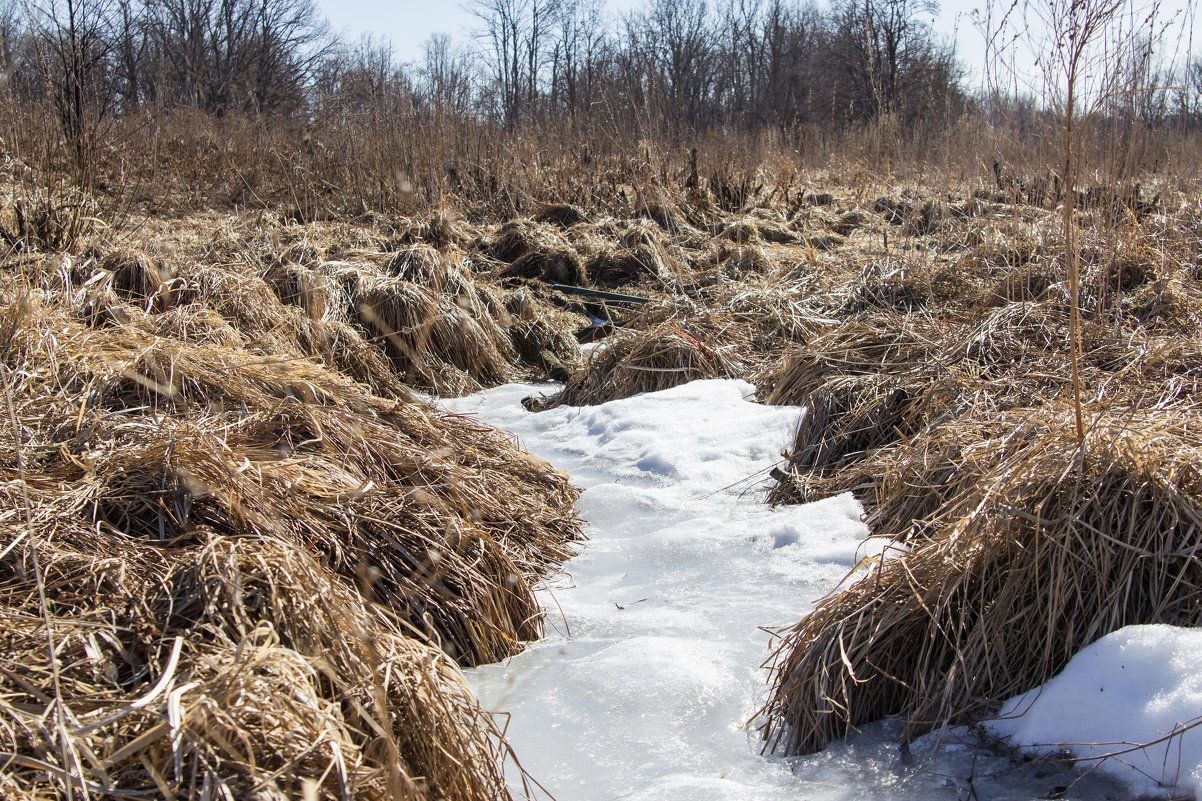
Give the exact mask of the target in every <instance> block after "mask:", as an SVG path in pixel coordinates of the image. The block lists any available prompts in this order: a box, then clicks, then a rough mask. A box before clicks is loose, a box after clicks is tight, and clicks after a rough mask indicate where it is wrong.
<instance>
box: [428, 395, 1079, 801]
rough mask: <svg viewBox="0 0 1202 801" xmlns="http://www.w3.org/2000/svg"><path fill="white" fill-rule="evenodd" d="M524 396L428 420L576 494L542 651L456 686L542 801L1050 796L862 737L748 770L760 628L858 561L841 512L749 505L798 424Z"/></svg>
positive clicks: (546, 600) (955, 753)
mask: <svg viewBox="0 0 1202 801" xmlns="http://www.w3.org/2000/svg"><path fill="white" fill-rule="evenodd" d="M540 389H543V390H544V391H545V390H546V388H540V387H532V386H516V385H511V386H505V387H499V388H497V389H494V390H490V391H487V392H484V393H480V394H477V395H474V396H471V397H468V398H462V399H458V400H454V401H447V402H445V405H446V406H447V408H449V409H452V410H454V411H457V412H461V413H467V414H472V415H474V416H477V417H479V418H480V419H481V420H483V421H484V422H487V423H489V424H491V425H494V426H496V427H498V428H501V429H504V430H506V431H510V432H512V433H514V434H515V435H516V436H517V437H518V439H519V440H520V442H521V444H522V445H523V446H524V447H525V448H526V449H528V450H529V451H531V452H532V453H534V454H536V455H538V456H540V457H542V458H544V459H546V460H548V461H550V462H551V463H552V464H554V465H555V466H556V467H558V468H560V469H562V470H565V471H567V472H568V473H569V474H570V475H571V476H572V478H573V481H574V482H575V483H576V484H577V485H578V486H580V487H582V488H583V489H584V490H585V492H584V494H583V496H582V498H581V500H580V503H579V509H580V511H581V513H582V515H583V516H584V518H585V519H586V520H587V521H588V522H589V528H588V529H587V532H586V533H587V535H588V537H589V542H588V544H587V547H586V548H584V550H583V551H582V553H581V555H579V556H578V557H576V558H575V559H573V560H571V561H570V562H569V563H568V564H567V565H566V568H565V572H564V574H563V575H562V576H561V577H559V578H558V579H557V580H555V581H554V582H552V587H551V588H549V589H548V590H547V591H545V592H544V593H543V594H542V601H543V604H544V606H545V607H546V608H547V609H549V610H550V613H549V615H548V619H547V630H548V631H547V636H546V638H545V639H544V640H542V641H541V642H538V643H535V644H533V645H532V646H531V647H530V648H529V649H528V650H526V651H525V652H523V653H522V654H520V655H518V656H517V657H515V658H513V659H512V660H510V661H508V662H506V663H504V664H499V665H491V666H486V667H483V668H478V669H476V670H473V671H469V676H468V678H469V680H470V681H471V683H472V684H473V686H474V687H475V688H476V690H477V692H478V693H479V695H480V697H481V700H482V703H483V704H484V706H485V707H486V708H488V709H490V710H492V711H493V712H494V713H498V714H501V715H508V716H509V723H508V735H509V739H510V741H511V743H512V744H513V746H514V749H515V751H516V752H517V755H518V757H519V758H520V759H521V761H522V764H523V766H524V767H525V768H526V769H527V770H528V771H529V772H530V773H531V774H532V775H533V776H534V777H535V778H536V779H537V780H538V781H539V782H541V783H542V784H543V786H545V787H546V789H547V790H548V791H550V792H551V793H552V794H553V795H554V796H555V797H556V798H557V799H558V800H559V801H577V800H578V799H579V800H585V799H587V800H588V801H614V800H615V799H645V800H646V801H652V800H654V801H674V800H675V799H681V800H684V801H710V800H713V801H717V800H718V799H731V800H732V801H733V800H734V799H738V800H739V801H757V800H759V799H763V801H775V800H776V799H781V800H782V801H783V799H789V801H798V799H823V800H824V801H826V800H827V799H832V800H833V799H862V798H878V799H886V798H888V799H903V798H904V799H956V798H959V797H966V795H965V793H966V791H967V782H966V779H965V777H967V776H968V775H969V774H970V773H973V772H974V771H975V776H976V781H977V784H976V787H975V789H976V791H977V793H978V795H979V796H980V797H982V798H985V797H1000V796H1001V795H1002V794H1003V793H1004V794H1005V795H1006V796H1008V797H1010V798H1024V797H1026V798H1033V797H1039V796H1042V795H1043V794H1045V793H1047V792H1048V790H1049V788H1050V787H1052V786H1053V784H1051V782H1054V781H1056V779H1057V777H1051V778H1046V779H1044V780H1041V781H1039V782H1034V783H1032V782H1031V781H1030V780H1029V778H1024V777H1022V776H1019V775H1016V774H1017V772H1016V771H1014V770H1013V769H1011V768H1010V766H1009V763H1007V762H1005V761H1004V760H999V759H997V758H995V757H985V756H984V755H981V754H976V753H975V752H973V751H972V750H971V749H966V748H964V747H961V746H953V747H950V748H949V747H944V748H943V749H941V750H940V751H939V753H938V754H937V755H936V756H935V757H934V758H932V759H930V760H928V761H927V763H926V764H925V767H924V768H923V769H921V770H917V771H915V770H907V769H904V768H902V767H901V766H900V760H899V759H898V757H897V751H896V748H895V747H891V746H886V745H878V744H877V743H876V742H875V741H873V740H872V739H871V738H865V739H864V740H862V741H861V742H860V743H859V744H858V745H842V744H841V745H837V746H835V747H832V748H830V749H828V750H827V751H826V752H824V753H823V754H820V755H817V756H814V757H808V758H804V759H795V760H780V759H772V758H765V757H762V756H760V755H759V753H758V742H757V741H756V738H755V736H754V734H753V733H749V732H748V731H747V730H746V729H745V728H744V723H745V722H746V720H747V719H748V718H749V717H750V716H751V715H752V714H753V713H754V712H755V710H756V709H757V708H758V707H759V705H760V704H761V703H762V702H763V700H764V695H765V691H766V687H765V678H766V674H765V671H763V670H762V669H760V667H759V665H760V664H761V663H762V662H763V661H764V660H765V658H766V657H767V656H768V646H769V636H768V635H767V634H766V633H764V632H763V631H761V630H760V627H761V626H781V625H787V624H791V623H794V622H796V621H797V620H799V619H800V618H801V617H802V616H803V615H804V614H805V613H806V612H807V611H808V610H809V609H810V608H811V606H812V605H813V603H814V601H816V600H817V599H819V598H820V597H821V596H823V595H824V594H825V593H826V592H828V591H829V590H830V589H831V588H832V587H834V586H835V585H836V584H837V583H838V582H839V581H840V580H841V579H843V578H844V576H846V575H847V573H848V572H849V571H850V570H852V569H853V567H854V566H855V565H856V564H857V562H858V561H859V560H860V558H861V557H863V556H864V555H865V554H866V551H865V550H864V549H865V547H866V546H864V545H863V544H862V542H863V539H864V537H865V535H866V533H867V532H866V529H865V527H864V525H863V524H862V523H861V522H860V511H861V510H860V507H859V505H858V504H857V503H856V502H855V501H854V500H853V499H851V497H850V496H840V497H838V498H831V499H828V500H825V501H821V502H818V503H815V504H809V505H805V506H794V507H786V508H781V509H777V510H772V509H769V508H768V507H767V506H766V505H765V504H764V503H763V501H762V497H763V492H762V487H763V486H764V476H765V474H766V471H767V469H768V468H769V467H771V466H772V465H773V464H774V463H775V462H776V461H777V460H779V459H780V451H781V450H782V448H784V447H786V445H787V444H788V443H789V442H790V440H791V438H792V433H793V429H794V427H795V425H796V422H797V415H798V410H797V409H795V408H788V407H772V406H762V405H759V404H755V403H751V402H749V401H748V400H747V399H746V398H748V397H750V395H751V393H752V391H753V388H752V387H751V385H749V384H746V383H744V382H739V381H700V382H694V383H692V384H688V385H686V386H682V387H678V388H676V389H673V390H668V391H665V392H660V393H655V394H650V395H642V396H636V397H634V398H629V399H626V400H621V401H615V402H613V403H608V404H605V405H602V406H597V407H588V408H558V409H553V410H550V411H547V412H542V413H540V414H531V413H528V412H526V411H525V410H524V409H523V408H522V406H521V403H520V401H521V399H522V398H523V397H524V396H526V395H530V394H533V393H535V392H537V391H539V390H540ZM749 477H752V480H750V481H749V480H748V479H749ZM867 547H872V548H876V549H877V550H879V549H880V547H881V546H880V545H879V544H875V543H874V542H870V544H869V545H868V546H867ZM502 723H504V721H502ZM976 757H979V760H978V761H977V763H976V765H975V767H974V758H976ZM990 768H992V769H994V770H995V771H997V772H999V775H998V776H997V777H992V778H991V776H990V774H989V769H990ZM1060 778H1063V777H1060ZM999 780H1000V781H999ZM1070 780H1071V779H1070ZM1062 783H1063V782H1062ZM992 784H1000V785H1002V787H1001V788H1000V789H998V788H995V789H998V792H994V793H990V792H989V789H990V786H991V785H992ZM1080 789H1082V790H1085V791H1086V792H1093V793H1094V795H1093V796H1092V797H1095V798H1100V797H1103V796H1102V795H1099V794H1097V792H1098V790H1099V788H1097V787H1093V788H1090V787H1083V788H1080ZM1074 795H1076V794H1075V793H1073V794H1070V796H1069V797H1074ZM1078 797H1090V796H1078Z"/></svg>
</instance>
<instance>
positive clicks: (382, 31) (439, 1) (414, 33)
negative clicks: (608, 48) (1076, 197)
mask: <svg viewBox="0 0 1202 801" xmlns="http://www.w3.org/2000/svg"><path fill="white" fill-rule="evenodd" d="M1200 1H1202V0H1162V1H1161V2H1159V3H1156V2H1154V1H1153V2H1149V0H1127V3H1126V5H1125V7H1124V16H1125V17H1126V18H1127V19H1130V20H1144V19H1145V18H1146V17H1147V16H1148V13H1149V12H1150V11H1151V10H1152V9H1153V8H1155V9H1156V11H1157V17H1158V19H1159V20H1161V22H1162V24H1164V23H1172V24H1173V26H1174V30H1173V31H1171V32H1170V33H1168V34H1167V36H1166V39H1168V40H1169V41H1168V42H1167V43H1166V45H1165V47H1163V48H1162V50H1169V51H1174V52H1175V53H1176V54H1177V55H1178V59H1179V60H1182V61H1184V60H1185V56H1186V54H1187V53H1195V54H1196V53H1199V52H1202V20H1200V19H1199V15H1198V9H1197V5H1198V3H1199V2H1200ZM317 2H318V8H319V9H320V11H321V13H322V14H324V15H325V17H326V19H327V20H328V21H329V23H330V26H331V27H332V28H333V30H334V31H336V32H339V33H341V34H343V35H344V37H345V38H346V40H347V41H352V42H353V41H357V40H358V39H359V38H360V37H361V36H365V35H370V36H372V37H374V38H376V39H377V40H379V41H383V42H391V44H392V47H393V52H394V53H395V55H396V57H397V58H398V59H399V60H401V61H419V60H420V59H421V57H422V52H423V45H424V44H425V42H426V41H427V40H428V39H429V38H430V36H431V35H433V34H437V33H443V34H447V35H449V36H450V37H451V38H452V39H453V40H454V41H457V42H461V43H469V42H471V41H472V37H473V36H474V35H475V34H477V33H478V32H479V29H480V20H479V19H478V18H477V17H475V16H474V15H473V14H472V12H471V10H470V5H471V4H470V2H460V1H459V0H317ZM798 2H799V3H800V2H801V0H798ZM1020 2H1021V0H1020ZM1040 2H1046V0H1036V3H1035V5H1038V4H1039V3H1040ZM647 4H648V2H647V0H608V3H607V5H608V10H609V13H610V14H611V15H612V19H613V24H614V26H615V27H616V25H617V24H618V20H619V19H620V18H621V16H622V15H623V14H626V13H629V12H630V11H632V10H635V9H639V8H642V7H644V6H646V5H647ZM714 5H716V3H715V2H711V3H710V6H711V7H713V6H714ZM822 5H824V0H819V6H820V7H821V6H822ZM986 5H987V0H941V2H940V3H939V11H938V13H937V14H936V15H934V17H930V16H926V17H924V18H925V19H928V20H929V21H930V22H931V24H932V27H933V28H934V30H935V32H936V34H937V35H939V36H941V37H944V38H945V39H946V40H948V41H952V42H954V43H955V44H956V48H957V52H958V54H959V57H960V62H961V64H962V65H964V67H965V68H966V69H967V71H968V81H969V83H970V88H976V87H977V86H979V85H980V84H981V82H982V79H983V76H984V75H985V73H986V63H985V62H986V58H987V57H989V48H987V46H986V41H985V36H984V34H983V33H982V31H981V27H980V25H979V24H978V22H977V21H976V16H975V15H983V14H984V13H985V12H986V10H987V9H986ZM1009 6H1010V2H1008V0H997V1H996V2H995V11H994V15H995V18H996V17H998V16H1000V15H1001V14H1003V13H1005V10H1006V9H1007V8H1008V7H1009ZM1016 19H1017V20H1018V23H1019V24H1018V26H1017V28H1018V29H1019V30H1018V33H1019V36H1020V39H1022V38H1024V37H1023V35H1022V30H1021V29H1022V26H1023V23H1022V20H1021V19H1018V18H1017V16H1016ZM1025 38H1031V37H1025ZM1030 45H1031V43H1030V42H1027V41H1020V42H1019V43H1018V45H1017V46H1016V47H1015V48H1013V49H1012V51H1011V52H1012V54H1013V59H1014V61H1015V63H1016V65H1017V71H1018V72H1019V73H1023V72H1035V71H1036V70H1035V69H1034V67H1033V64H1034V62H1035V60H1036V58H1037V54H1036V53H1033V52H1031V50H1032V48H1031V46H1030ZM1174 52H1169V53H1168V55H1169V57H1170V58H1172V57H1173V56H1174ZM997 72H998V70H997V69H996V66H995V69H994V70H993V73H994V74H995V75H996V74H997ZM1030 80H1031V81H1032V82H1034V79H1030ZM1032 88H1034V87H1032Z"/></svg>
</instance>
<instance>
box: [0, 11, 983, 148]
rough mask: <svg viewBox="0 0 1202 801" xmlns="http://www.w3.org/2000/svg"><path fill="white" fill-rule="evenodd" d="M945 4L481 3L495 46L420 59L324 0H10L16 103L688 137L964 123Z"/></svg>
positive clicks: (9, 68) (78, 122) (481, 40)
mask: <svg viewBox="0 0 1202 801" xmlns="http://www.w3.org/2000/svg"><path fill="white" fill-rule="evenodd" d="M928 3H929V0H836V2H835V3H834V5H832V6H831V7H830V8H829V9H825V10H820V9H819V8H818V7H817V6H815V5H813V4H800V3H797V2H786V0H724V2H720V3H718V4H717V5H712V6H711V5H710V4H707V2H705V0H650V2H649V3H648V4H647V5H646V6H645V7H644V8H642V9H641V10H638V11H635V12H633V13H629V14H626V15H624V16H620V17H614V16H610V15H608V14H606V13H605V10H604V7H603V4H602V3H601V2H600V0H475V2H474V4H473V5H472V6H471V9H472V11H473V13H474V14H475V16H476V17H477V19H478V20H479V32H478V34H479V35H478V36H476V37H475V38H473V39H472V40H470V41H468V42H455V41H452V40H451V39H450V38H448V37H446V36H435V37H433V38H431V39H430V40H429V41H428V42H427V44H426V47H425V52H424V54H423V57H421V58H419V59H418V60H417V61H416V62H415V63H414V62H410V63H401V62H399V61H398V60H397V59H396V58H395V57H394V56H393V54H392V53H391V52H390V51H389V50H388V48H387V47H384V46H381V45H379V44H376V43H372V42H360V43H358V44H355V45H347V44H345V43H342V42H339V41H338V40H337V39H336V38H335V37H333V36H331V35H330V34H329V32H328V30H327V29H326V26H325V24H324V22H323V20H322V19H321V17H320V15H319V13H318V11H317V9H316V7H315V6H314V4H313V2H312V0H5V2H4V3H3V4H0V67H2V69H3V74H4V75H5V76H6V78H7V80H6V82H5V85H6V89H7V91H8V92H9V93H11V94H12V96H14V97H17V98H20V99H24V100H31V101H43V102H48V103H51V104H53V107H54V108H55V110H56V113H57V114H58V116H59V118H60V119H61V121H62V124H63V126H64V130H65V131H66V132H67V133H68V135H74V134H78V133H79V132H80V130H81V129H82V128H83V127H85V126H86V125H87V124H88V121H89V119H95V118H97V117H103V116H107V115H128V114H131V113H133V112H135V111H138V110H141V109H154V110H158V109H165V108H172V107H180V106H186V107H191V108H196V109H200V110H202V111H205V112H207V113H210V114H214V115H223V114H227V113H231V112H244V113H253V114H268V115H321V114H323V113H327V112H330V111H332V110H346V109H347V108H362V107H363V106H365V105H371V104H376V103H386V104H387V103H392V104H398V103H399V104H401V105H403V106H405V107H408V108H410V109H422V110H426V111H430V112H436V113H440V114H457V115H465V116H467V115H470V116H474V117H478V118H486V119H490V120H493V121H496V122H497V123H499V124H501V125H503V126H505V127H506V128H508V129H511V130H512V129H516V128H519V127H521V126H524V125H527V124H531V123H542V122H547V121H562V120H570V121H572V122H573V123H574V124H580V125H611V126H619V127H621V128H622V129H623V130H630V129H631V126H635V128H636V129H638V130H642V131H643V132H644V133H664V132H668V133H672V134H684V133H690V132H698V131H702V130H706V129H711V128H715V127H724V126H725V127H729V126H738V127H741V128H745V129H752V130H755V129H762V128H765V127H788V126H797V125H800V124H807V123H816V124H855V123H861V122H864V121H866V120H870V119H873V118H875V117H877V116H879V115H881V114H886V113H888V114H898V115H901V116H902V117H903V118H916V117H927V116H930V115H931V114H940V115H943V114H949V113H953V114H954V113H956V112H957V111H958V110H960V109H961V108H962V107H963V106H964V104H965V102H966V97H965V94H964V91H963V89H962V87H961V83H960V78H961V71H960V69H959V67H958V65H957V63H956V59H955V54H954V51H953V49H952V47H951V46H950V45H948V44H947V43H944V42H940V41H939V40H937V39H936V37H935V36H934V35H933V33H932V32H931V30H930V28H929V27H928V26H927V25H926V24H925V23H924V22H923V21H922V19H923V15H924V14H928V13H930V12H931V11H933V9H932V8H931V7H930V6H929V5H928Z"/></svg>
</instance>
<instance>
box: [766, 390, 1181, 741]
mask: <svg viewBox="0 0 1202 801" xmlns="http://www.w3.org/2000/svg"><path fill="white" fill-rule="evenodd" d="M1091 419H1092V423H1091V425H1090V428H1089V431H1088V434H1087V436H1086V439H1085V440H1084V442H1083V443H1082V442H1079V441H1078V440H1077V438H1076V435H1075V428H1074V425H1073V422H1072V414H1071V411H1070V409H1069V408H1068V407H1067V406H1065V405H1063V404H1061V405H1057V406H1054V407H1049V408H1044V409H1041V410H1017V409H1016V410H1014V411H1012V412H1010V413H1008V414H1007V415H1005V418H1004V420H1002V421H1001V422H1000V424H995V422H994V421H991V422H990V423H989V424H987V425H986V426H985V430H982V428H981V426H980V425H979V424H973V423H969V424H967V425H965V426H962V427H947V428H944V429H943V430H944V436H947V437H953V438H959V439H961V440H962V441H961V442H960V443H957V444H955V445H951V446H948V447H946V448H945V449H944V452H945V453H946V454H954V459H952V460H950V461H952V462H954V465H955V467H954V470H951V471H949V470H948V464H949V460H948V459H936V460H933V463H932V464H931V465H930V467H926V466H925V465H926V463H925V462H920V460H921V458H922V457H921V455H920V454H919V453H916V454H915V455H914V456H913V457H911V458H913V459H914V460H915V464H916V466H917V465H919V464H920V463H921V464H922V465H923V466H921V467H918V468H917V469H919V470H921V471H922V472H924V473H926V475H924V476H923V478H922V480H923V482H924V483H925V484H926V485H927V486H933V487H938V488H939V493H940V494H941V495H942V497H944V498H946V499H947V500H946V502H945V503H943V504H942V505H941V506H940V507H939V508H938V510H937V511H936V512H935V514H934V516H933V518H931V519H929V520H928V521H927V526H926V530H927V531H928V532H929V535H930V539H929V540H927V541H923V542H920V543H918V544H917V546H916V547H914V548H912V549H911V550H908V551H905V552H901V553H897V554H892V555H888V556H887V557H886V558H884V559H883V560H882V561H881V562H879V563H878V564H877V565H875V566H874V567H873V568H872V570H871V573H870V574H869V575H868V576H866V577H864V578H862V579H860V580H859V581H857V582H856V583H854V584H853V585H852V586H850V587H849V588H847V589H845V590H842V591H839V592H836V593H833V594H832V595H830V596H828V597H827V598H826V599H825V600H824V601H822V602H821V603H820V604H819V605H818V607H817V609H816V610H815V611H814V612H813V613H812V614H811V615H810V616H809V617H807V618H806V619H805V620H803V621H802V622H801V623H799V624H797V625H796V626H794V627H793V628H791V629H789V630H787V631H786V632H785V633H784V635H783V637H784V639H783V641H782V643H781V645H780V648H779V650H778V651H777V654H776V659H775V664H774V677H775V679H774V688H773V693H772V697H771V700H770V701H769V703H768V705H767V706H766V707H765V709H764V716H765V724H764V728H763V734H764V737H765V738H766V740H767V742H768V747H769V748H770V749H772V750H774V751H777V752H779V753H808V752H812V751H816V750H819V749H821V748H823V747H825V746H826V745H827V744H828V743H829V742H831V741H832V740H834V739H837V738H840V737H842V736H844V735H845V734H847V733H848V732H849V731H851V730H852V729H854V728H855V727H857V726H859V725H861V724H864V723H867V722H870V721H874V720H879V719H882V718H886V717H890V716H895V715H901V716H903V717H904V718H905V720H906V722H907V725H908V731H909V733H910V734H911V735H916V734H919V733H922V732H925V731H928V730H930V729H931V728H933V727H936V726H938V725H940V724H942V723H944V722H952V723H964V722H970V721H973V720H977V719H979V718H980V717H981V716H983V715H986V714H988V713H989V712H991V711H993V710H994V709H996V706H997V705H998V704H1000V703H1001V701H1003V700H1005V699H1006V698H1007V697H1010V696H1011V695H1014V694H1016V693H1021V692H1024V691H1026V690H1029V689H1030V688H1032V687H1034V686H1037V685H1039V684H1041V683H1043V682H1044V681H1046V680H1047V679H1049V678H1050V677H1051V676H1053V675H1054V674H1055V673H1056V672H1057V671H1059V670H1060V669H1062V668H1063V666H1064V665H1065V664H1066V663H1067V662H1068V660H1069V659H1070V658H1071V657H1072V655H1073V654H1074V653H1076V652H1077V651H1078V650H1079V649H1080V648H1082V647H1084V646H1085V645H1088V644H1089V643H1090V642H1093V641H1094V640H1096V639H1097V638H1099V637H1101V636H1104V635H1105V634H1107V633H1109V632H1111V631H1113V630H1115V629H1117V628H1119V627H1121V626H1124V625H1129V624H1136V623H1154V622H1159V623H1173V624H1178V625H1193V624H1194V623H1196V621H1197V619H1198V615H1199V613H1202V589H1200V587H1202V567H1200V564H1202V562H1199V559H1198V552H1199V548H1200V547H1202V542H1200V541H1199V538H1198V531H1199V530H1200V524H1202V474H1200V473H1199V469H1198V465H1199V464H1202V440H1199V439H1198V437H1197V431H1196V429H1197V415H1196V410H1194V409H1193V407H1192V406H1184V407H1181V406H1178V407H1174V408H1162V409H1147V410H1131V411H1123V410H1121V409H1119V408H1113V409H1110V410H1099V411H1096V412H1091Z"/></svg>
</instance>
